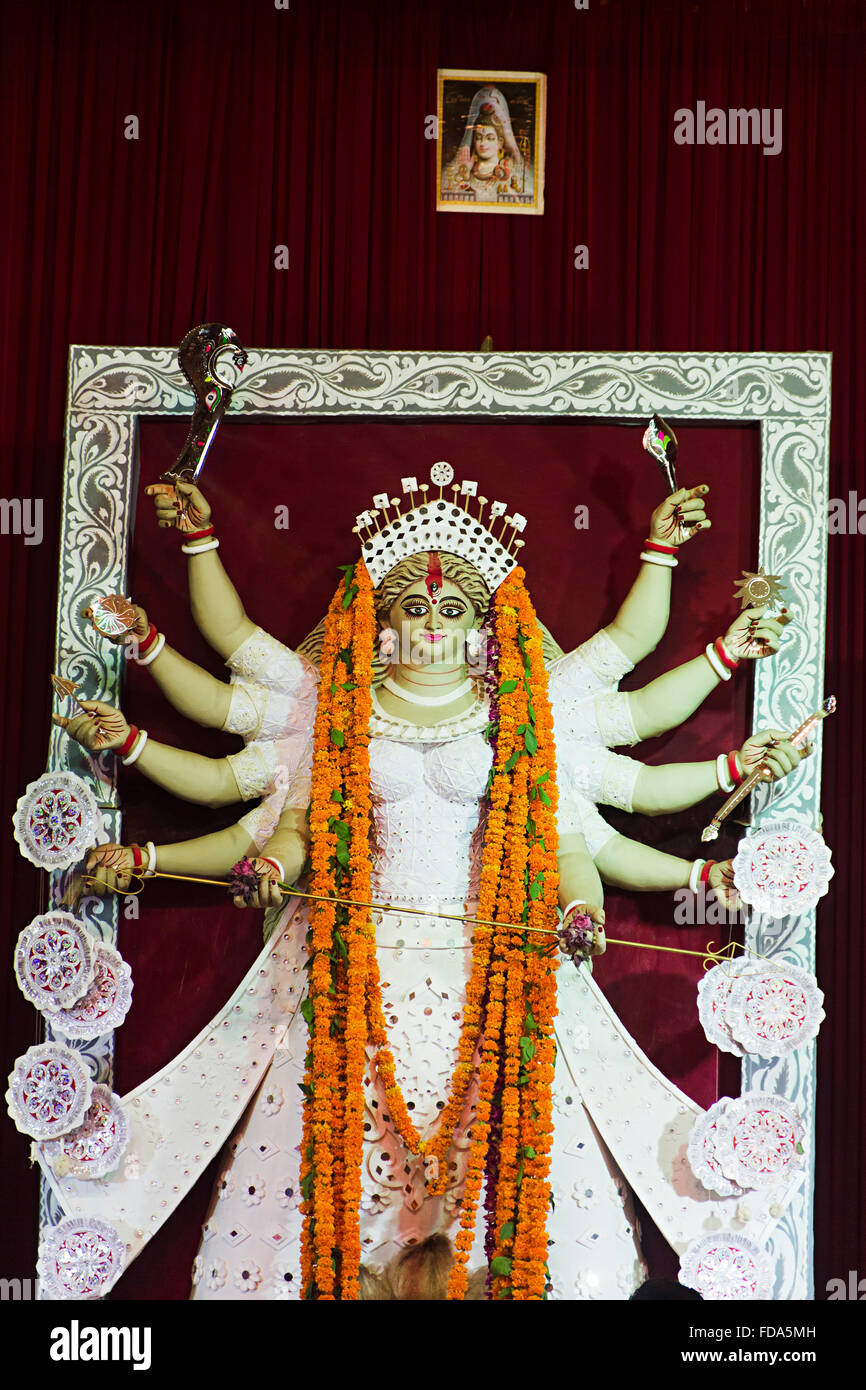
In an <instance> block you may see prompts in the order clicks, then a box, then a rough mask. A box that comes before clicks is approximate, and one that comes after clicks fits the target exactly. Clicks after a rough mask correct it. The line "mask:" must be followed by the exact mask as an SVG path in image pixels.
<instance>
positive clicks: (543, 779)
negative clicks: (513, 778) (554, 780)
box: [535, 769, 550, 787]
mask: <svg viewBox="0 0 866 1390" xmlns="http://www.w3.org/2000/svg"><path fill="white" fill-rule="evenodd" d="M549 776H550V769H548V770H547V772H542V774H541V776H540V777H536V779H535V785H536V786H537V787H540V786H541V784H542V782H546V781H547V779H548V777H549Z"/></svg>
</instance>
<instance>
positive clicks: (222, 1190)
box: [217, 1168, 235, 1202]
mask: <svg viewBox="0 0 866 1390" xmlns="http://www.w3.org/2000/svg"><path fill="white" fill-rule="evenodd" d="M234 1190H235V1180H234V1178H233V1177H232V1175H231V1169H229V1168H227V1169H226V1170H225V1172H224V1173H223V1175H222V1177H221V1178H220V1180H219V1185H218V1187H217V1194H218V1196H219V1200H220V1201H221V1202H224V1201H225V1199H226V1197H230V1196H231V1195H232V1193H233V1192H234Z"/></svg>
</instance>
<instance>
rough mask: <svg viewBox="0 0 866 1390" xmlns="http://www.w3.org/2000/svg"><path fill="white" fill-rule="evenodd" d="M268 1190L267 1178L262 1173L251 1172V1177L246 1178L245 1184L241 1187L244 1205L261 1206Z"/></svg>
mask: <svg viewBox="0 0 866 1390" xmlns="http://www.w3.org/2000/svg"><path fill="white" fill-rule="evenodd" d="M266 1190H267V1189H266V1187H265V1180H264V1178H263V1177H262V1175H261V1173H251V1174H250V1176H249V1178H247V1179H245V1180H244V1183H243V1186H242V1187H241V1195H242V1197H243V1199H244V1206H245V1207H257V1206H259V1205H260V1203H261V1202H262V1200H263V1198H264V1195H265V1192H266Z"/></svg>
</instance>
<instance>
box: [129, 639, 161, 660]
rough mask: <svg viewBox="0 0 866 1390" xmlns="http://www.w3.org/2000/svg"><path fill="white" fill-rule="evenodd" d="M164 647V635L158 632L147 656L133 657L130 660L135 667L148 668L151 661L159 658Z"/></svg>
mask: <svg viewBox="0 0 866 1390" xmlns="http://www.w3.org/2000/svg"><path fill="white" fill-rule="evenodd" d="M164 646H165V633H163V632H160V633H159V634H158V635H157V639H156V641H155V642H154V644H153V651H150V652H148V653H147V656H134V657H133V658H132V659H133V661H134V662H135V664H136V666H149V665H150V663H151V662H152V661H156V658H157V657H158V656H159V654H160V652H161V651H162V649H163V647H164Z"/></svg>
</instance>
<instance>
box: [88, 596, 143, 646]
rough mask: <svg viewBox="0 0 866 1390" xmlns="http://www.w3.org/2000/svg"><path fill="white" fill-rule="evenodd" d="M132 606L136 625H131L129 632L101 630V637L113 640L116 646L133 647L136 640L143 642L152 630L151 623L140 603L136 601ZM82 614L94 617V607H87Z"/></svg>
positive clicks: (108, 640)
mask: <svg viewBox="0 0 866 1390" xmlns="http://www.w3.org/2000/svg"><path fill="white" fill-rule="evenodd" d="M132 607H133V609H134V610H135V625H134V627H131V628H130V629H129V630H128V631H127V632H119V633H117V634H114V635H113V634H112V633H109V632H100V633H99V635H100V637H104V638H105V640H106V642H111V643H112V644H113V645H114V646H115V647H131V646H134V645H135V644H136V642H143V641H144V639H145V637H146V636H147V634H148V632H149V631H150V623H149V622H148V618H147V614H146V613H145V611H144V609H143V608H141V607H140V606H139V604H137V603H134V604H133V605H132ZM81 616H82V618H90V617H92V616H93V609H92V608H85V609H84V611H83V612H82V614H81Z"/></svg>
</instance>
